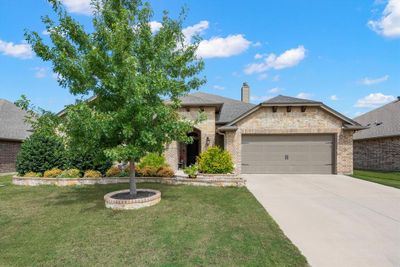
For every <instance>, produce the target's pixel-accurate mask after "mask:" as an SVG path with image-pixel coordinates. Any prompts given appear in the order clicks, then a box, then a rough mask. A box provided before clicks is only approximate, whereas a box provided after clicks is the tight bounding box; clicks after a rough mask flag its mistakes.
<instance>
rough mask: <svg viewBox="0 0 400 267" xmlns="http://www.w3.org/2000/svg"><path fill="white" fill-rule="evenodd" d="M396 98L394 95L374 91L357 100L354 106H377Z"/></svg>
mask: <svg viewBox="0 0 400 267" xmlns="http://www.w3.org/2000/svg"><path fill="white" fill-rule="evenodd" d="M395 99H396V98H395V97H394V96H392V95H384V94H382V93H373V94H369V95H367V96H365V97H363V98H361V99H359V100H357V103H356V104H355V105H354V106H355V107H358V108H375V107H379V106H381V105H383V104H386V103H389V102H391V101H394V100H395Z"/></svg>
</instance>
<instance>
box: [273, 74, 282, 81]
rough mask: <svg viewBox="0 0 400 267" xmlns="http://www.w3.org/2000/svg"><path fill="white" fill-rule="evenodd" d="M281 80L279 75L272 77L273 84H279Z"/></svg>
mask: <svg viewBox="0 0 400 267" xmlns="http://www.w3.org/2000/svg"><path fill="white" fill-rule="evenodd" d="M280 79H281V77H280V76H279V75H275V76H274V77H272V81H274V82H279V81H280Z"/></svg>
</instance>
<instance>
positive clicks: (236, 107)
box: [165, 83, 365, 174]
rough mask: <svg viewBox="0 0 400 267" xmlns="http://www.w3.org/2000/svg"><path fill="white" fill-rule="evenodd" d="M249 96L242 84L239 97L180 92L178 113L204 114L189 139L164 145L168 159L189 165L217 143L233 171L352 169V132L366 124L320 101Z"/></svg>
mask: <svg viewBox="0 0 400 267" xmlns="http://www.w3.org/2000/svg"><path fill="white" fill-rule="evenodd" d="M249 99H250V88H249V86H248V85H247V84H246V83H244V84H243V86H242V101H238V100H234V99H230V98H226V97H222V96H218V95H213V94H207V93H202V92H197V93H193V94H190V95H188V96H185V97H182V98H181V100H182V107H181V109H180V111H179V112H180V114H181V116H183V117H185V118H189V119H190V118H195V117H196V116H197V114H198V112H199V111H203V112H204V113H205V114H206V115H207V119H206V120H205V121H203V122H201V123H200V124H198V125H196V126H195V128H194V129H193V131H192V132H191V133H189V135H190V136H193V138H194V142H193V143H192V144H183V143H178V142H172V143H171V144H169V145H168V146H167V149H166V152H165V154H166V158H167V160H168V162H169V164H170V165H171V166H172V167H173V168H175V169H176V168H178V167H183V166H188V165H191V164H193V163H194V162H195V159H196V157H197V156H198V155H199V153H200V152H201V151H203V150H205V149H206V148H207V147H208V146H212V145H220V146H221V147H223V148H224V149H225V150H227V151H229V152H230V153H231V155H232V157H233V160H234V164H235V172H236V173H237V174H240V173H321V174H331V173H345V174H350V173H352V172H353V134H354V132H355V131H356V130H360V129H365V127H363V126H361V125H360V124H359V123H357V122H355V121H353V120H351V119H349V118H347V117H346V116H344V115H342V114H340V113H339V112H337V111H335V110H333V109H331V108H329V107H328V106H326V105H324V104H323V103H322V102H317V101H312V100H305V99H299V98H294V97H288V96H281V95H280V96H277V97H274V98H272V99H269V100H267V101H265V102H263V103H260V104H258V105H253V104H250V103H249Z"/></svg>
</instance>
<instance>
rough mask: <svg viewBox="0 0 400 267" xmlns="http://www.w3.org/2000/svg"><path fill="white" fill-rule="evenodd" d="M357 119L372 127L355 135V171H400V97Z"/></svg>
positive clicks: (356, 119)
mask: <svg viewBox="0 0 400 267" xmlns="http://www.w3.org/2000/svg"><path fill="white" fill-rule="evenodd" d="M354 120H355V121H357V122H358V123H361V124H363V125H366V126H368V127H369V128H368V129H365V130H362V131H359V132H357V133H356V134H355V135H354V168H355V169H364V170H379V171H400V97H398V98H397V100H395V101H393V102H391V103H389V104H386V105H384V106H382V107H380V108H377V109H375V110H372V111H370V112H368V113H365V114H363V115H361V116H359V117H356V118H355V119H354Z"/></svg>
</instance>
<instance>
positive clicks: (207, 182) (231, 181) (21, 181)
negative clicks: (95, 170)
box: [12, 175, 245, 187]
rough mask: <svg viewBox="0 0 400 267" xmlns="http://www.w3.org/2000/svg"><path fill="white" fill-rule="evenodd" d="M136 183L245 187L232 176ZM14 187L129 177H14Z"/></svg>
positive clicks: (125, 179)
mask: <svg viewBox="0 0 400 267" xmlns="http://www.w3.org/2000/svg"><path fill="white" fill-rule="evenodd" d="M136 180H137V182H138V183H161V184H171V185H194V186H219V187H225V186H233V187H242V186H245V180H244V179H242V178H239V177H237V176H234V175H212V176H210V175H206V176H199V177H197V178H195V179H191V178H186V177H179V176H177V177H170V178H165V177H137V178H136ZM12 182H13V184H15V185H25V186H38V185H56V186H74V185H94V184H124V183H129V177H103V178H90V179H86V178H43V177H19V176H14V177H13V180H12Z"/></svg>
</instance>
